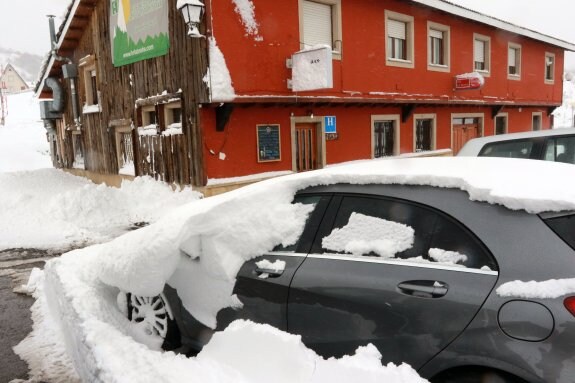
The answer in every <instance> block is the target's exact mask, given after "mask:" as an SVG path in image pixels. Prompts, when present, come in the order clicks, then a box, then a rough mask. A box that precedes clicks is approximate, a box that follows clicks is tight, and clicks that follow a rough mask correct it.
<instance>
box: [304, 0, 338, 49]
mask: <svg viewBox="0 0 575 383" xmlns="http://www.w3.org/2000/svg"><path fill="white" fill-rule="evenodd" d="M299 9H300V41H301V49H305V48H308V47H312V46H314V45H328V46H330V47H331V50H332V52H333V55H334V58H341V53H342V37H341V2H340V0H317V1H310V0H300V2H299Z"/></svg>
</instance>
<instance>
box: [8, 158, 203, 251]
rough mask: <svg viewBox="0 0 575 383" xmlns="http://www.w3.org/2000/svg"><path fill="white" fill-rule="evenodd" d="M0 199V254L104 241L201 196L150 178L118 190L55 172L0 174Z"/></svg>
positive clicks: (126, 184)
mask: <svg viewBox="0 0 575 383" xmlns="http://www.w3.org/2000/svg"><path fill="white" fill-rule="evenodd" d="M0 195H1V196H2V198H1V199H0V250H3V249H8V248H16V247H27V248H33V247H36V248H60V247H68V246H70V245H74V244H75V243H76V244H85V243H96V242H102V241H107V240H110V239H111V238H114V237H116V236H118V235H119V234H122V233H124V232H125V231H126V230H128V229H129V228H130V227H131V226H133V225H134V224H138V223H141V222H146V223H149V222H155V221H157V220H158V219H159V218H160V217H162V216H163V215H164V214H166V213H168V212H170V211H172V210H174V209H176V208H178V207H179V206H181V205H183V204H185V203H188V202H190V201H193V200H196V199H198V198H200V197H201V194H199V193H197V192H195V191H192V190H191V189H190V188H186V189H183V190H182V191H176V192H174V191H173V190H172V188H171V187H170V186H169V185H167V184H164V183H161V182H157V181H155V180H153V179H152V178H149V177H141V178H136V179H135V180H134V181H124V182H123V183H122V186H121V188H119V189H118V188H112V187H107V186H105V185H96V184H93V183H92V182H90V181H89V180H87V179H85V178H82V177H76V176H73V175H71V174H68V173H66V172H64V171H61V170H57V169H41V170H35V171H26V172H13V173H0Z"/></svg>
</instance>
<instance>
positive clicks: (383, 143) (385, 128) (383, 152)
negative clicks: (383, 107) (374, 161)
mask: <svg viewBox="0 0 575 383" xmlns="http://www.w3.org/2000/svg"><path fill="white" fill-rule="evenodd" d="M394 124H395V121H394V120H385V121H375V122H374V123H373V135H374V137H373V138H374V139H373V141H374V148H373V157H374V158H379V157H389V156H393V155H394V154H395V153H394V150H395V126H394Z"/></svg>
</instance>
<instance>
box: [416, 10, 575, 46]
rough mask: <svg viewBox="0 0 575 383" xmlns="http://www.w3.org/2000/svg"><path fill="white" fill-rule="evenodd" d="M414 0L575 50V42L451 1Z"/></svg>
mask: <svg viewBox="0 0 575 383" xmlns="http://www.w3.org/2000/svg"><path fill="white" fill-rule="evenodd" d="M412 1H413V2H414V3H418V4H421V5H425V6H428V7H431V8H434V9H439V10H441V11H444V12H447V13H449V14H452V15H455V16H459V17H463V18H465V19H469V20H472V21H476V22H479V23H481V24H486V25H489V26H492V27H495V28H499V29H502V30H504V31H507V32H511V33H515V34H518V35H521V36H525V37H529V38H532V39H534V40H538V41H542V42H545V43H547V44H551V45H554V46H557V47H560V48H563V49H565V50H567V51H570V52H575V44H574V43H570V42H567V41H564V40H561V39H558V38H556V37H553V36H549V35H546V34H543V33H539V32H536V31H534V30H531V29H528V28H524V27H520V26H518V25H515V24H513V23H510V22H508V21H504V20H501V19H498V18H496V17H493V16H488V15H485V14H483V13H480V12H477V11H474V10H471V9H468V8H465V7H462V6H461V5H457V4H454V3H450V2H449V1H446V0H412Z"/></svg>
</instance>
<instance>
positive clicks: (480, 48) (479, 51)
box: [474, 40, 485, 62]
mask: <svg viewBox="0 0 575 383" xmlns="http://www.w3.org/2000/svg"><path fill="white" fill-rule="evenodd" d="M474 56H475V61H479V62H485V41H481V40H475V46H474Z"/></svg>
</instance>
